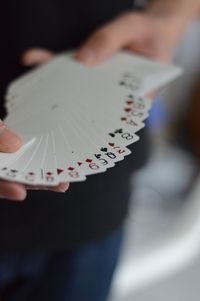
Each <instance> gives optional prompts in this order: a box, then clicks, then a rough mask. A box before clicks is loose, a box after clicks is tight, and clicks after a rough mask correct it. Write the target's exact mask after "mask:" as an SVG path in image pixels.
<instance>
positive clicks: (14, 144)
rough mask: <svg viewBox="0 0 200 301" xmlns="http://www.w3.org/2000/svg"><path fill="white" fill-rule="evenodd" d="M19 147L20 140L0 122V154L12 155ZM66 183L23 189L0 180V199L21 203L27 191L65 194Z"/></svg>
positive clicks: (15, 184) (22, 186) (20, 185)
mask: <svg viewBox="0 0 200 301" xmlns="http://www.w3.org/2000/svg"><path fill="white" fill-rule="evenodd" d="M20 146H21V139H20V138H19V137H18V136H17V135H16V134H15V133H13V132H12V131H11V130H10V129H9V128H7V126H6V125H5V124H4V123H3V122H2V121H1V120H0V152H4V153H12V152H15V151H17V150H18V149H19V148H20ZM68 187H69V185H68V183H63V184H60V185H59V186H57V187H50V188H48V187H31V186H30V187H25V186H24V185H22V184H17V183H13V182H8V181H4V180H0V198H5V199H9V200H13V201H23V200H24V199H25V198H26V190H27V189H41V190H42V189H49V190H52V191H56V192H65V191H66V190H67V189H68Z"/></svg>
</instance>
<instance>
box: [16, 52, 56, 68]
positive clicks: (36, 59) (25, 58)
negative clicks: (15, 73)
mask: <svg viewBox="0 0 200 301" xmlns="http://www.w3.org/2000/svg"><path fill="white" fill-rule="evenodd" d="M53 56H54V54H53V53H52V52H51V51H49V50H46V49H42V48H32V49H29V50H27V51H26V52H24V53H23V54H22V57H21V61H22V64H23V65H26V66H31V65H39V64H43V63H47V62H48V61H49V60H51V59H52V58H53Z"/></svg>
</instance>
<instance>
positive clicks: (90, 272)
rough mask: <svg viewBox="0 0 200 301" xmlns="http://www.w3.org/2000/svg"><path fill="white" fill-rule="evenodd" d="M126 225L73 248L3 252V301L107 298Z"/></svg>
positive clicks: (92, 300)
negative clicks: (103, 236)
mask: <svg viewBox="0 0 200 301" xmlns="http://www.w3.org/2000/svg"><path fill="white" fill-rule="evenodd" d="M122 237H123V230H122V227H120V229H118V230H116V231H115V232H113V233H112V234H110V235H109V236H107V237H106V238H104V239H101V240H99V241H96V242H93V243H90V244H87V245H84V246H81V247H79V248H77V249H75V250H73V251H64V250H62V251H51V252H49V251H40V252H32V253H30V254H5V253H0V300H1V301H105V300H106V299H107V296H108V293H109V288H110V284H111V281H112V276H113V273H114V270H115V267H116V264H117V260H118V256H119V251H120V246H121V242H122Z"/></svg>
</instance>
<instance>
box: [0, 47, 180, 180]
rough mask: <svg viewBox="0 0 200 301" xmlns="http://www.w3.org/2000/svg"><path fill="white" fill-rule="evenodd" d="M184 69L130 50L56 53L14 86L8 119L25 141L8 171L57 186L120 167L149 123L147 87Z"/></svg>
mask: <svg viewBox="0 0 200 301" xmlns="http://www.w3.org/2000/svg"><path fill="white" fill-rule="evenodd" d="M180 73H181V71H180V69H179V68H177V67H175V66H171V65H164V64H160V63H157V62H155V61H151V60H148V59H145V58H142V57H139V56H136V55H130V54H128V53H125V52H120V53H117V54H116V55H115V56H113V57H112V58H111V59H110V60H108V61H107V62H105V63H102V64H101V65H100V66H97V67H88V66H84V65H81V64H79V63H78V62H76V61H75V60H74V59H73V55H72V54H61V55H58V56H56V57H55V59H53V60H52V61H51V62H49V63H47V64H45V65H43V66H41V67H38V68H36V69H34V70H33V71H31V72H29V73H28V74H26V75H24V76H22V77H20V78H19V79H17V80H15V81H14V82H12V83H11V84H10V85H9V87H8V90H7V94H6V108H7V111H8V116H7V118H6V120H5V121H6V123H7V125H8V126H9V127H11V128H12V129H13V130H15V131H16V133H18V134H19V135H20V136H21V137H22V140H23V142H24V145H23V146H22V148H21V149H20V150H19V151H18V152H16V153H15V154H0V178H2V179H5V180H9V181H15V182H20V183H25V184H28V185H40V186H42V185H44V186H56V185H58V184H59V183H63V182H79V181H84V180H85V179H86V176H88V175H92V174H98V173H102V172H105V171H106V170H107V169H108V168H111V167H114V166H115V165H116V164H117V162H119V161H122V160H124V158H125V157H126V156H127V155H130V154H131V151H130V150H129V149H128V146H129V145H130V144H132V143H135V142H137V141H138V140H139V136H138V135H139V134H138V133H139V130H140V129H142V128H143V127H144V126H145V124H144V121H145V120H146V118H148V116H149V111H150V109H151V106H152V101H151V100H150V99H148V98H145V97H143V95H144V94H145V93H148V92H151V91H152V90H153V89H156V88H159V87H160V86H162V85H163V84H166V83H168V82H169V81H170V80H173V79H174V78H175V77H177V76H178V75H180ZM136 133H137V134H136Z"/></svg>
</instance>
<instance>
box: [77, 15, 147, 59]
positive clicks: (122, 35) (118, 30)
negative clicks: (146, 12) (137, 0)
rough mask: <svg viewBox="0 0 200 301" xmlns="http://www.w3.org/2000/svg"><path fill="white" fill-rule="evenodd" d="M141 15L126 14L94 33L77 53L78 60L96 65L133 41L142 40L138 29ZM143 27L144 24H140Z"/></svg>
mask: <svg viewBox="0 0 200 301" xmlns="http://www.w3.org/2000/svg"><path fill="white" fill-rule="evenodd" d="M138 18H141V17H140V16H139V14H135V13H132V12H131V13H126V14H124V15H122V16H120V17H118V18H117V19H115V20H114V21H112V22H110V23H108V24H107V25H105V26H103V27H102V28H100V29H98V30H97V31H96V32H94V33H93V34H92V35H91V37H89V39H88V40H87V41H86V42H85V43H84V45H83V46H82V47H81V48H80V49H79V50H78V51H77V53H76V55H75V56H76V58H77V59H78V60H80V61H82V62H83V63H86V64H89V65H95V64H97V63H99V62H101V61H103V60H105V59H107V58H108V57H110V56H111V55H112V54H113V53H114V52H116V51H117V50H119V49H120V48H124V47H126V46H127V45H128V44H129V43H130V42H131V41H133V40H137V39H140V38H141V30H142V29H141V27H139V28H138V24H140V23H141V22H138ZM140 25H142V24H140Z"/></svg>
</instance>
